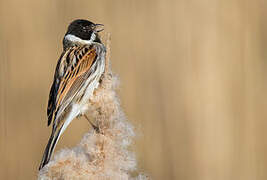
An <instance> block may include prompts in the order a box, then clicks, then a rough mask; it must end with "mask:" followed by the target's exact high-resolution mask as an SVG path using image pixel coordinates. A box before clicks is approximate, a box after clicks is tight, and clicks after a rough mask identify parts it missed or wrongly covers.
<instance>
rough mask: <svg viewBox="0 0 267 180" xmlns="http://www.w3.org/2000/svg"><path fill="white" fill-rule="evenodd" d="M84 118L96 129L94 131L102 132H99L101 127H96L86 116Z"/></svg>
mask: <svg viewBox="0 0 267 180" xmlns="http://www.w3.org/2000/svg"><path fill="white" fill-rule="evenodd" d="M84 117H85V118H86V119H87V121H88V122H89V123H90V124H91V126H92V127H93V128H94V130H95V131H96V132H97V133H99V132H100V131H99V127H98V126H96V125H94V124H93V123H92V122H91V121H90V119H89V118H88V117H87V116H86V115H84Z"/></svg>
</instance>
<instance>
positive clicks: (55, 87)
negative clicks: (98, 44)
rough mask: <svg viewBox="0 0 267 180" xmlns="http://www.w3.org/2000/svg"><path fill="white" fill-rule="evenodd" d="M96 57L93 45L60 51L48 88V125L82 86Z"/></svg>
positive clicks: (60, 113)
mask: <svg viewBox="0 0 267 180" xmlns="http://www.w3.org/2000/svg"><path fill="white" fill-rule="evenodd" d="M96 59H97V52H96V48H95V47H94V46H93V45H90V46H83V47H72V48H70V49H68V50H66V51H65V52H63V53H62V55H61V57H60V59H59V61H58V64H57V68H56V72H55V77H54V82H53V84H52V87H51V90H50V96H49V101H48V107H47V116H48V125H50V124H51V121H52V119H54V123H53V124H54V126H56V125H57V123H58V122H57V120H56V119H57V118H58V117H59V116H61V115H62V112H64V111H65V109H66V108H67V107H68V105H69V104H70V103H71V101H72V100H73V98H74V97H75V96H76V95H77V93H78V92H79V90H80V89H81V88H82V85H83V84H84V82H85V80H86V79H87V78H88V77H89V76H90V74H91V73H92V68H91V67H92V65H93V64H94V63H95V61H96Z"/></svg>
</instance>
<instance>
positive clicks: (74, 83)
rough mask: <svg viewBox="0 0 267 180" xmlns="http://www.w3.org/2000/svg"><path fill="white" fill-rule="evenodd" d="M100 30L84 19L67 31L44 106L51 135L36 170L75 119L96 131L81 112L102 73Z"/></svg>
mask: <svg viewBox="0 0 267 180" xmlns="http://www.w3.org/2000/svg"><path fill="white" fill-rule="evenodd" d="M103 30H104V25H103V24H95V23H93V22H91V21H89V20H85V19H76V20H74V21H72V22H71V23H70V24H69V26H68V28H67V32H66V33H65V35H64V38H63V52H62V54H61V56H60V58H59V60H58V62H57V65H56V69H55V73H54V80H53V83H52V86H51V89H50V93H49V100H48V106H47V119H48V126H49V125H50V124H51V123H52V122H53V123H52V124H53V126H52V132H51V136H50V138H49V140H48V143H47V146H46V148H45V151H44V154H43V157H42V160H41V163H40V166H39V170H41V169H42V168H43V167H44V166H45V165H46V164H47V163H48V162H49V161H50V158H51V156H52V154H53V151H54V149H55V146H56V144H57V142H58V140H59V138H60V136H61V135H62V133H63V132H64V131H65V130H66V128H67V127H68V125H69V124H70V123H71V121H72V120H74V119H75V118H77V117H80V116H84V117H86V119H87V120H88V121H89V122H90V124H91V125H92V126H93V128H94V129H95V130H96V132H99V128H98V127H97V126H96V125H94V124H93V123H92V122H91V121H90V120H89V119H88V118H87V116H86V114H85V113H86V111H87V110H88V108H89V106H90V104H89V99H90V98H91V97H92V96H93V94H94V91H95V90H96V89H97V88H98V87H99V85H100V83H101V78H102V77H103V74H104V71H105V55H106V47H105V45H104V44H103V43H102V42H101V39H100V36H99V32H101V31H103Z"/></svg>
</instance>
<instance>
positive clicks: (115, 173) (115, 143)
mask: <svg viewBox="0 0 267 180" xmlns="http://www.w3.org/2000/svg"><path fill="white" fill-rule="evenodd" d="M106 37H107V39H106V43H105V44H106V47H107V56H106V70H105V74H104V76H103V80H102V83H101V85H100V87H99V88H98V89H97V90H96V91H95V93H94V96H93V97H92V98H91V100H90V103H91V107H90V110H89V112H88V115H89V114H90V117H91V119H94V121H95V122H96V123H97V125H98V126H99V128H100V132H101V133H96V132H95V131H94V130H91V131H89V132H88V133H86V134H85V135H84V137H83V138H82V140H81V142H80V143H79V144H78V145H77V146H76V147H73V148H71V149H63V150H60V151H59V152H57V153H56V154H55V156H54V158H53V160H51V161H50V162H49V163H48V164H47V165H46V166H45V167H44V168H43V169H41V171H40V172H39V176H38V179H40V180H46V179H53V180H54V179H66V180H67V179H68V180H69V179H97V180H98V179H99V180H102V179H103V180H104V179H114V180H120V179H123V180H124V179H140V180H141V179H148V177H147V176H145V175H143V174H138V173H136V172H135V173H133V172H134V171H136V159H135V156H134V153H133V152H130V151H129V150H128V147H129V145H130V144H131V142H132V138H133V137H134V135H135V134H134V131H133V127H132V125H131V124H129V122H127V120H126V118H125V116H124V113H123V111H122V109H121V107H120V103H119V100H118V98H117V95H116V92H115V89H116V87H117V85H118V79H117V78H116V77H115V76H114V75H113V74H112V72H111V70H110V65H109V59H110V35H109V34H107V35H106ZM133 174H137V175H135V176H133Z"/></svg>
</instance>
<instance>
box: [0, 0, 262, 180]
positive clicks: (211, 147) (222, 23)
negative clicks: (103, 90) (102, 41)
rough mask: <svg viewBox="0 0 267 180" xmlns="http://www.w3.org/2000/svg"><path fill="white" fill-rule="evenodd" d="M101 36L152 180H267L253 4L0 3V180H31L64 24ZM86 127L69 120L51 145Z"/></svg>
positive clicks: (239, 0)
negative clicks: (87, 24) (84, 23)
mask: <svg viewBox="0 0 267 180" xmlns="http://www.w3.org/2000/svg"><path fill="white" fill-rule="evenodd" d="M76 18H86V19H89V20H92V21H93V22H96V23H103V24H105V25H106V30H107V31H109V32H111V34H112V67H113V70H114V71H115V72H116V73H117V74H119V76H120V78H121V82H122V83H121V87H120V89H119V94H120V97H121V102H122V106H123V108H124V110H125V112H126V114H127V116H128V118H129V120H130V121H131V122H132V123H133V124H134V125H135V127H136V131H137V133H138V138H137V139H136V142H135V144H134V149H136V152H137V157H138V160H139V167H140V169H141V171H144V172H146V173H148V174H149V175H150V176H151V177H152V178H153V179H156V180H161V179H168V180H169V179H170V180H172V179H177V180H266V179H267V140H266V137H267V130H266V128H267V53H266V52H267V2H266V1H264V0H201V1H200V0H176V1H175V0H173V1H171V0H161V1H160V0H144V1H140V0H139V1H137V0H113V1H111V0H99V1H86V0H75V1H74V0H57V1H55V0H46V1H36V0H25V1H18V0H9V1H4V0H1V1H0V87H1V88H0V179H7V180H13V179H19V180H24V179H25V180H26V179H27V180H29V179H36V177H37V169H38V165H39V162H40V160H41V156H42V153H43V150H44V148H45V145H46V143H47V141H48V137H49V135H50V131H51V127H49V128H47V127H46V124H47V119H46V105H47V99H48V93H49V89H50V85H51V83H52V78H53V73H54V69H55V66H56V61H57V59H58V57H59V55H60V53H61V50H62V44H61V42H62V38H63V35H64V33H65V31H66V28H67V25H68V24H69V23H70V22H71V21H72V20H74V19H76ZM89 128H90V126H89V125H88V123H87V121H86V120H85V119H79V120H77V121H74V122H73V123H72V124H71V126H70V127H69V128H68V129H67V131H66V132H65V133H64V135H63V137H62V138H61V139H60V141H59V144H58V146H57V150H58V149H60V148H63V147H71V146H73V145H75V144H77V143H78V142H79V140H80V138H81V137H82V135H83V134H84V133H85V132H86V131H88V129H89Z"/></svg>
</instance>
